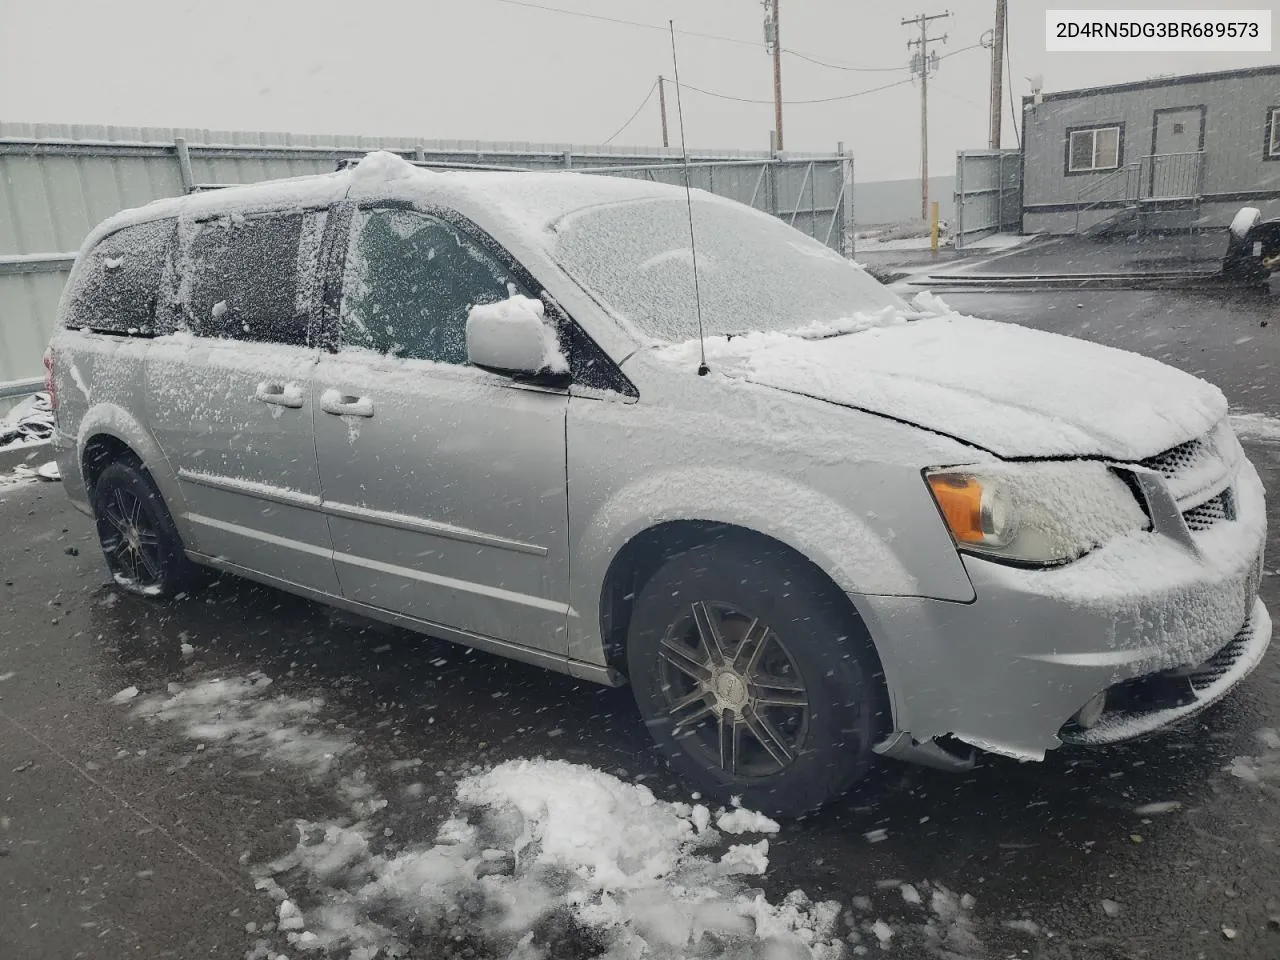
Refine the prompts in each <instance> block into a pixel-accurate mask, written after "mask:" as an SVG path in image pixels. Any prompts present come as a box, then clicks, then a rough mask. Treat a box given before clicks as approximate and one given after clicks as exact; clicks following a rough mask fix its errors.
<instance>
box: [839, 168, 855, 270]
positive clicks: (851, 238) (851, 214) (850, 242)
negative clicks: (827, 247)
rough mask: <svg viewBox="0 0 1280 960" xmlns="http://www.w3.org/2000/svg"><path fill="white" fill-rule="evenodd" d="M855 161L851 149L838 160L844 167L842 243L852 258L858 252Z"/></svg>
mask: <svg viewBox="0 0 1280 960" xmlns="http://www.w3.org/2000/svg"><path fill="white" fill-rule="evenodd" d="M856 162H857V161H855V160H854V159H853V151H852V150H851V151H849V152H848V153H846V154H845V155H844V159H843V160H841V161H840V165H841V166H842V167H844V170H845V174H844V186H845V191H844V243H845V246H846V247H847V248H848V251H849V252H848V254H846V255H847V256H848V258H849V259H850V260H852V259H853V258H854V257H856V256H857V254H858V238H857V236H856V233H857V227H858V206H857V196H856V193H857V177H856V173H857V171H856V170H855V167H854V164H855V163H856Z"/></svg>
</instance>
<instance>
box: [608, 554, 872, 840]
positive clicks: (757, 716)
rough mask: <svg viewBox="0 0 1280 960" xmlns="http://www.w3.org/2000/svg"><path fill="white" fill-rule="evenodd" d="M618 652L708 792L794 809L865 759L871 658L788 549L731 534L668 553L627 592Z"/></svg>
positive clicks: (816, 801)
mask: <svg viewBox="0 0 1280 960" xmlns="http://www.w3.org/2000/svg"><path fill="white" fill-rule="evenodd" d="M627 664H628V671H629V674H630V679H631V685H632V688H633V690H634V693H635V697H636V702H637V703H638V705H639V707H640V712H641V714H642V715H643V717H644V719H645V721H646V723H647V725H648V726H649V729H650V731H651V732H652V734H653V737H654V739H655V740H656V741H657V745H658V749H659V751H660V752H662V753H663V754H664V755H665V756H666V757H668V758H669V760H670V761H671V763H672V765H673V766H674V767H675V768H676V769H677V770H679V771H680V772H681V773H683V774H684V775H685V777H686V778H687V779H688V780H690V781H691V782H692V783H693V784H694V785H695V786H696V787H697V788H698V789H699V790H701V791H702V792H703V793H704V794H706V795H707V796H709V797H710V798H713V799H714V800H717V801H719V802H728V801H729V800H730V799H731V798H733V797H739V798H741V801H742V802H743V804H745V805H746V806H748V807H750V808H752V809H757V810H761V811H763V812H765V813H770V814H774V815H777V816H798V815H800V814H802V813H805V812H807V811H809V810H812V809H814V808H815V807H817V806H819V805H821V804H822V803H824V802H826V801H827V800H830V799H832V798H834V797H836V796H839V795H840V794H842V793H843V792H844V791H846V790H847V789H848V788H849V787H851V786H852V785H853V784H854V783H855V782H857V781H858V780H859V779H861V778H862V777H863V776H864V775H865V774H866V772H867V770H868V769H869V768H870V765H871V761H872V750H871V747H872V744H873V742H874V738H875V733H876V730H877V729H878V724H879V722H880V719H881V718H880V717H879V712H880V709H881V706H882V703H883V694H882V692H881V691H882V689H883V687H882V682H883V681H882V679H881V670H880V665H879V660H878V658H877V657H876V654H875V651H874V649H873V648H872V646H871V643H870V640H869V638H868V637H867V635H866V632H865V630H864V629H863V628H862V627H861V625H860V624H859V623H858V621H857V620H856V618H855V617H854V615H853V613H852V611H850V610H849V608H848V604H847V601H845V600H844V598H843V597H842V596H841V595H839V594H838V593H837V592H836V591H835V590H834V588H830V587H829V586H828V585H827V584H826V583H825V582H824V581H822V579H821V578H820V574H819V573H818V571H817V570H816V569H815V568H813V567H812V566H811V565H810V564H808V563H807V562H806V561H804V560H802V559H800V558H798V557H796V556H794V555H793V554H791V553H790V552H788V551H786V550H785V549H784V548H781V547H778V546H775V545H772V544H768V543H767V542H762V543H756V542H754V541H752V540H750V539H748V538H738V537H731V538H728V539H726V540H723V541H721V542H719V543H714V544H708V545H702V546H698V547H694V548H692V549H690V550H688V551H687V552H685V553H682V554H680V555H678V556H676V557H673V558H672V559H670V560H668V561H667V563H666V564H665V565H664V566H663V567H662V568H661V569H660V570H659V571H658V572H657V573H656V574H654V576H653V577H652V578H651V579H650V580H649V582H648V583H647V584H646V585H645V586H644V588H643V589H642V590H641V592H640V594H639V596H638V597H637V599H636V606H635V611H634V614H633V616H632V621H631V629H630V631H629V635H628V641H627Z"/></svg>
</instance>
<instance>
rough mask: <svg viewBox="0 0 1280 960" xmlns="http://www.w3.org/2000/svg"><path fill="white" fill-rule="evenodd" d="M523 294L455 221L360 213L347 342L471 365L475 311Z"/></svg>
mask: <svg viewBox="0 0 1280 960" xmlns="http://www.w3.org/2000/svg"><path fill="white" fill-rule="evenodd" d="M524 292H525V291H524V290H523V289H521V287H520V286H519V285H518V284H517V283H516V281H515V278H514V277H512V276H511V274H510V272H509V271H508V270H507V269H506V267H504V266H503V265H502V264H501V263H500V262H499V261H498V260H497V259H496V258H495V257H494V256H493V255H492V254H491V253H490V252H489V251H488V250H486V249H484V248H483V247H481V246H480V245H479V244H477V243H476V242H475V241H474V240H472V239H471V238H470V237H468V236H466V235H465V234H463V233H462V232H461V231H459V230H458V229H457V228H456V227H454V226H453V225H452V224H449V223H446V222H445V221H443V220H440V219H438V218H436V217H431V216H428V215H426V214H423V213H417V212H415V211H412V210H400V209H389V208H381V209H377V208H375V209H372V210H360V211H357V213H356V218H355V223H354V225H353V230H352V241H351V248H350V251H349V253H348V255H347V264H346V270H345V274H344V276H343V284H342V304H341V309H340V313H339V318H340V328H341V334H342V344H343V346H348V347H363V348H365V349H368V350H373V351H375V352H377V353H380V354H383V355H389V356H396V357H404V358H408V359H417V360H434V361H435V362H437V363H450V364H457V365H466V363H467V334H466V331H467V313H468V312H469V311H470V309H471V308H472V307H473V306H476V305H478V304H485V303H494V302H496V301H499V300H505V299H506V298H507V297H508V296H510V295H511V294H512V293H524Z"/></svg>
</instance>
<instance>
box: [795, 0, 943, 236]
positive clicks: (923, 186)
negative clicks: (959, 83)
mask: <svg viewBox="0 0 1280 960" xmlns="http://www.w3.org/2000/svg"><path fill="white" fill-rule="evenodd" d="M775 2H776V0H775ZM949 16H951V11H950V10H948V11H946V12H945V13H935V14H924V13H922V14H920V15H919V16H918V17H912V18H911V19H910V20H903V21H902V25H903V26H904V27H915V26H918V27H919V28H920V39H918V40H908V41H907V48H908V49H910V48H911V47H919V48H920V50H919V52H918V53H916V54H914V55H913V56H912V58H911V72H912V73H919V74H920V219H921V220H928V219H929V71H930V70H933V71H936V70H937V69H938V55H937V54H936V53H935V54H933V55H932V56H931V55H930V54H929V44H931V43H946V42H947V35H946V34H943V35H942V36H941V37H931V36H929V24H930V23H932V22H933V21H934V20H942V19H945V18H946V17H949Z"/></svg>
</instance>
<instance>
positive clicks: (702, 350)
mask: <svg viewBox="0 0 1280 960" xmlns="http://www.w3.org/2000/svg"><path fill="white" fill-rule="evenodd" d="M667 26H668V27H670V28H671V65H672V66H673V67H674V68H675V72H676V114H677V115H678V116H679V118H680V154H681V156H682V158H683V159H684V198H685V202H686V203H687V204H688V207H689V256H690V257H691V258H692V260H693V303H694V308H695V309H696V310H697V313H698V350H699V354H700V360H699V362H698V376H700V377H705V376H706V375H707V374H708V373H710V372H711V368H710V367H708V366H707V338H706V336H705V335H704V334H703V332H702V290H701V288H699V286H698V241H697V238H696V237H695V236H694V232H693V187H692V185H691V184H690V183H689V149H688V147H686V146H685V140H684V103H683V102H682V100H681V98H680V58H679V57H678V56H677V55H676V22H675V21H674V20H668V21H667Z"/></svg>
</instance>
